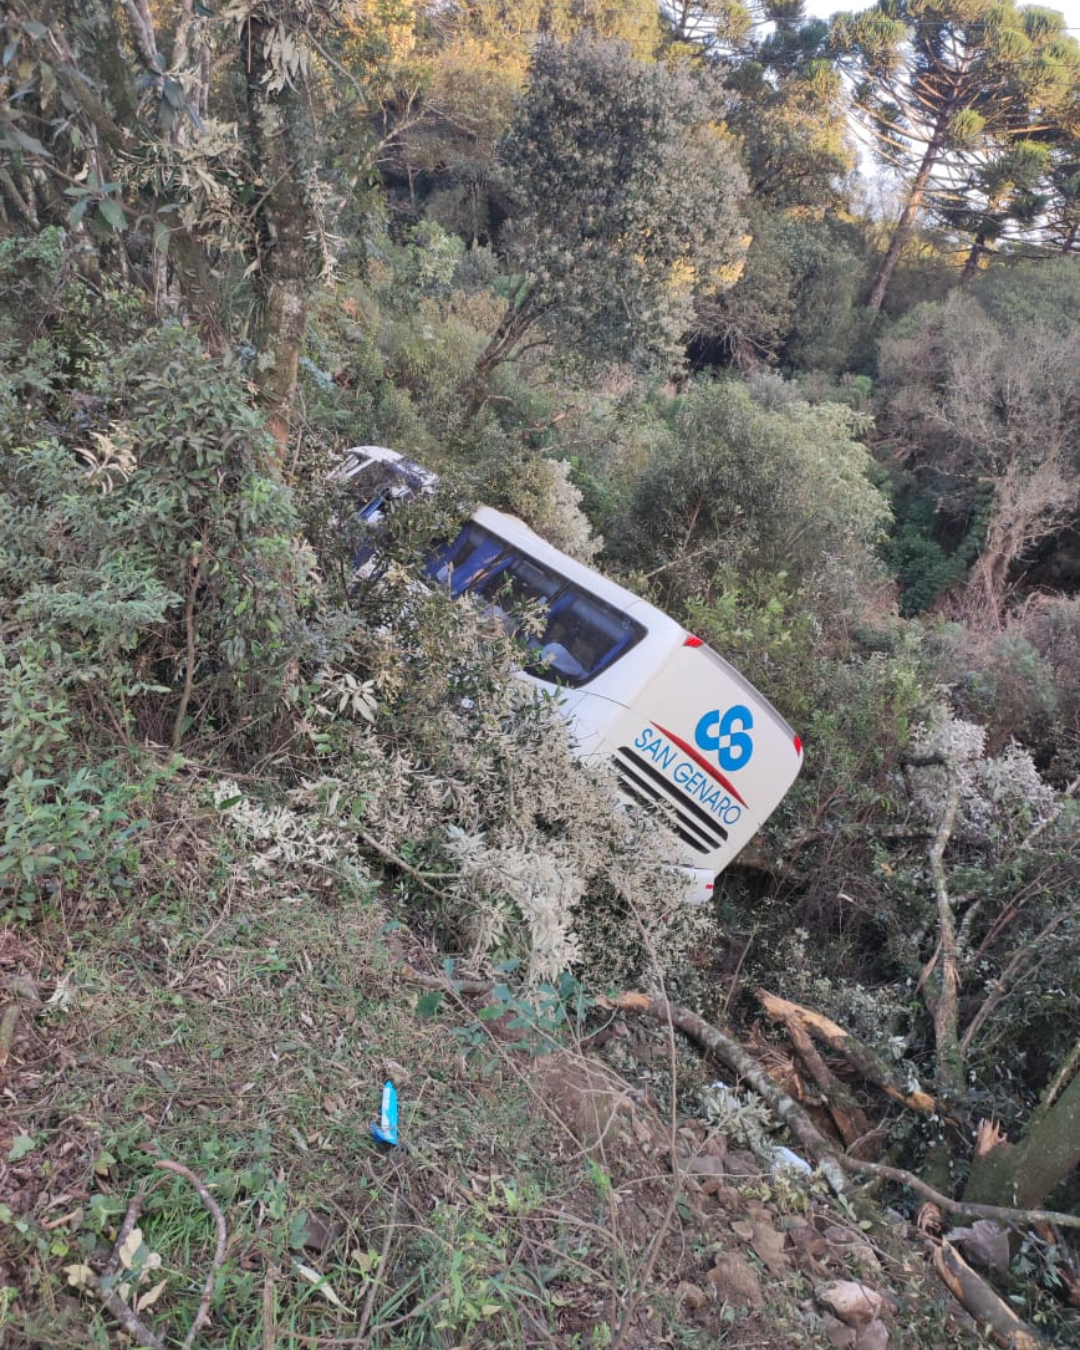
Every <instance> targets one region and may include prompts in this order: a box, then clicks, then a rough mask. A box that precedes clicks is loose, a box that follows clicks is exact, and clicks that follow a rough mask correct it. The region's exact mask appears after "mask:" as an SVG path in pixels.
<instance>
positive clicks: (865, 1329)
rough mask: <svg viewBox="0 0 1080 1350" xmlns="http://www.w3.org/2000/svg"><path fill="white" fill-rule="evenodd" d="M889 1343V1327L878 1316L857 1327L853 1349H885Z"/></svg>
mask: <svg viewBox="0 0 1080 1350" xmlns="http://www.w3.org/2000/svg"><path fill="white" fill-rule="evenodd" d="M888 1344H889V1328H888V1327H887V1326H886V1325H885V1323H884V1322H883V1321H882V1320H881V1319H880V1318H879V1317H875V1318H874V1320H873V1321H872V1322H867V1323H866V1325H865V1326H861V1327H859V1328H857V1330H856V1334H855V1348H854V1350H886V1347H887V1346H888Z"/></svg>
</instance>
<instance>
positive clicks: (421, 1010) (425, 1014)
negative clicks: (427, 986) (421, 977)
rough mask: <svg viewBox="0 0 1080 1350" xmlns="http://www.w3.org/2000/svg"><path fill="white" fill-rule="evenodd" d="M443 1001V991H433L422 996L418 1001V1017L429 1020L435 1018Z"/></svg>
mask: <svg viewBox="0 0 1080 1350" xmlns="http://www.w3.org/2000/svg"><path fill="white" fill-rule="evenodd" d="M442 1001H443V991H442V990H441V989H432V990H431V991H430V992H429V993H427V994H421V995H420V997H419V998H418V999H417V1000H416V1015H417V1017H420V1018H424V1019H427V1018H429V1017H434V1016H435V1014H436V1013H437V1012H438V1011H439V1007H440V1005H441V1004H442Z"/></svg>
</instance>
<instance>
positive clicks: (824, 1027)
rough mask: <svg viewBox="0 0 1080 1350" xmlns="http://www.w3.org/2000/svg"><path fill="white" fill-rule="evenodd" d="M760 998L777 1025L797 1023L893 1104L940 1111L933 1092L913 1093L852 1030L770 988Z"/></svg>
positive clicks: (929, 1112) (768, 1014) (763, 1006)
mask: <svg viewBox="0 0 1080 1350" xmlns="http://www.w3.org/2000/svg"><path fill="white" fill-rule="evenodd" d="M757 999H758V1002H759V1003H760V1004H761V1006H762V1008H764V1010H765V1014H766V1016H767V1017H770V1018H772V1020H773V1021H774V1022H782V1023H783V1024H784V1025H785V1026H790V1025H791V1024H792V1023H794V1024H796V1025H798V1026H800V1027H802V1028H803V1029H804V1030H805V1031H807V1032H809V1033H810V1035H811V1036H814V1037H815V1038H816V1039H817V1040H819V1041H821V1042H822V1043H823V1044H824V1045H827V1046H828V1047H829V1049H830V1050H833V1051H835V1053H836V1054H838V1055H840V1056H842V1057H843V1058H844V1059H846V1060H847V1062H848V1063H849V1064H850V1065H851V1066H852V1068H853V1069H857V1070H858V1072H859V1073H861V1074H862V1076H863V1077H864V1078H866V1079H868V1080H869V1081H870V1082H871V1083H874V1084H875V1085H876V1086H877V1087H879V1088H880V1089H881V1090H882V1092H884V1093H885V1095H886V1096H887V1097H891V1098H892V1099H893V1101H897V1102H901V1103H902V1104H903V1105H904V1106H907V1107H909V1108H910V1109H911V1110H912V1111H921V1112H922V1113H923V1114H924V1115H933V1114H934V1113H935V1112H936V1111H937V1106H938V1104H937V1102H936V1101H935V1100H934V1098H933V1097H932V1096H931V1095H930V1093H928V1092H923V1091H921V1090H917V1091H915V1092H911V1091H909V1090H908V1089H907V1088H905V1087H904V1085H903V1084H902V1083H900V1082H898V1081H897V1078H896V1076H895V1074H894V1073H893V1072H892V1070H891V1069H890V1067H889V1065H888V1064H887V1063H886V1061H885V1060H884V1059H883V1058H882V1057H881V1055H879V1054H878V1053H877V1051H876V1050H872V1049H871V1048H870V1047H869V1046H868V1045H865V1044H864V1043H863V1042H862V1041H860V1040H859V1039H858V1038H857V1037H855V1036H853V1035H852V1034H851V1033H850V1032H849V1031H845V1030H844V1028H843V1027H842V1026H840V1025H838V1023H836V1022H834V1021H832V1020H831V1018H828V1017H826V1016H825V1015H824V1013H819V1012H815V1011H814V1009H813V1008H805V1007H803V1005H802V1004H800V1003H792V1002H791V1001H790V1000H789V999H786V998H781V997H780V996H779V995H778V994H770V993H769V992H768V990H766V989H759V990H757Z"/></svg>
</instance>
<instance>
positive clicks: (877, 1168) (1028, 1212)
mask: <svg viewBox="0 0 1080 1350" xmlns="http://www.w3.org/2000/svg"><path fill="white" fill-rule="evenodd" d="M836 1161H837V1162H838V1163H839V1164H840V1166H841V1167H843V1168H844V1169H845V1170H846V1171H848V1172H865V1173H866V1174H867V1175H869V1176H872V1177H880V1178H881V1179H882V1180H883V1181H895V1182H897V1183H899V1185H901V1186H907V1187H908V1188H909V1189H910V1190H913V1191H915V1192H916V1194H918V1195H921V1196H922V1197H923V1198H924V1199H926V1200H930V1201H932V1202H933V1204H935V1205H937V1206H938V1207H939V1208H940V1209H943V1210H944V1211H945V1213H946V1214H961V1215H970V1216H971V1217H972V1218H975V1219H993V1220H995V1222H997V1223H1002V1224H1007V1225H1008V1226H1009V1227H1011V1228H1017V1227H1020V1226H1021V1225H1027V1226H1030V1227H1034V1226H1035V1225H1036V1224H1040V1223H1050V1224H1056V1225H1057V1226H1058V1227H1059V1228H1080V1214H1061V1213H1059V1212H1057V1211H1056V1210H1051V1209H1010V1208H1008V1206H1005V1205H980V1204H977V1203H975V1202H974V1201H967V1200H950V1199H949V1197H948V1196H947V1195H942V1194H941V1192H940V1191H936V1190H934V1188H933V1186H931V1185H929V1184H928V1183H927V1182H925V1181H923V1179H922V1177H917V1176H916V1175H915V1173H914V1172H908V1171H905V1169H904V1168H902V1167H887V1166H886V1165H885V1164H884V1163H872V1162H864V1161H863V1159H862V1158H849V1157H848V1156H847V1155H846V1154H841V1155H840V1156H839V1157H838V1158H837V1159H836Z"/></svg>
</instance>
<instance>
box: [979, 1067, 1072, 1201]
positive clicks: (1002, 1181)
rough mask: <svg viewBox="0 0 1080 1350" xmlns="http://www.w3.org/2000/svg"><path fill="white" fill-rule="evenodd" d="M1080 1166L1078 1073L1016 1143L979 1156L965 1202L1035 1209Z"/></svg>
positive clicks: (1035, 1116)
mask: <svg viewBox="0 0 1080 1350" xmlns="http://www.w3.org/2000/svg"><path fill="white" fill-rule="evenodd" d="M1077 1166H1080V1072H1076V1073H1074V1074H1073V1078H1072V1081H1071V1082H1070V1083H1069V1085H1068V1087H1066V1088H1065V1090H1064V1092H1062V1094H1061V1096H1060V1097H1058V1099H1057V1100H1056V1101H1055V1102H1054V1103H1053V1104H1052V1105H1049V1106H1047V1107H1045V1108H1040V1109H1038V1110H1037V1111H1036V1112H1035V1114H1034V1115H1033V1116H1032V1117H1031V1119H1030V1120H1029V1121H1028V1123H1027V1125H1026V1127H1025V1129H1024V1132H1023V1134H1022V1135H1021V1137H1020V1140H1019V1142H1018V1143H1015V1144H1010V1143H1007V1142H1005V1141H1002V1142H1000V1143H997V1144H996V1146H992V1147H990V1148H988V1149H986V1150H985V1151H984V1152H982V1153H978V1152H977V1153H976V1157H975V1160H974V1161H973V1163H972V1166H971V1176H970V1178H969V1180H968V1184H967V1189H966V1190H965V1192H964V1199H965V1200H973V1201H977V1202H979V1203H989V1204H998V1205H1014V1206H1016V1207H1017V1208H1021V1209H1033V1208H1035V1207H1037V1206H1039V1205H1040V1204H1041V1203H1042V1201H1043V1200H1045V1199H1046V1197H1047V1196H1048V1195H1049V1194H1050V1193H1051V1192H1052V1191H1053V1190H1054V1189H1055V1187H1056V1186H1058V1185H1059V1184H1060V1183H1061V1182H1062V1181H1064V1180H1065V1179H1066V1177H1068V1176H1069V1174H1070V1173H1071V1172H1072V1171H1073V1169H1074V1168H1075V1167H1077Z"/></svg>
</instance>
